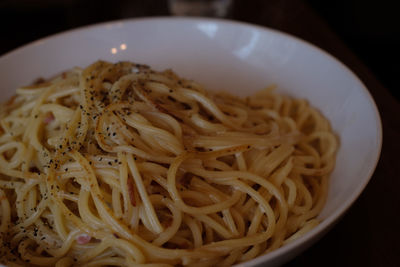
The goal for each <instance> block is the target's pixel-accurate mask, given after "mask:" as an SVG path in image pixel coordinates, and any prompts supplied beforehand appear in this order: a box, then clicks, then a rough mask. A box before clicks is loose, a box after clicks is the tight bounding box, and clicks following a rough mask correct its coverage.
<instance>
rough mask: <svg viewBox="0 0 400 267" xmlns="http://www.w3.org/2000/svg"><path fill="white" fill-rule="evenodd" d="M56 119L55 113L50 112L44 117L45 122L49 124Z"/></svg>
mask: <svg viewBox="0 0 400 267" xmlns="http://www.w3.org/2000/svg"><path fill="white" fill-rule="evenodd" d="M54 119H55V118H54V115H53V113H51V112H48V113H47V114H46V117H44V118H43V122H44V123H46V124H49V123H50V122H52V121H54Z"/></svg>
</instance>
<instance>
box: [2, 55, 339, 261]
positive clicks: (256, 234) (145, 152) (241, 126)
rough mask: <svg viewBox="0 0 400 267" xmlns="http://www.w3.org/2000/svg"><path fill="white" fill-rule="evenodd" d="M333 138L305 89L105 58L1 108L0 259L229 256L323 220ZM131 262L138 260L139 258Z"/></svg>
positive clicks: (245, 254)
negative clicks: (212, 85)
mask: <svg viewBox="0 0 400 267" xmlns="http://www.w3.org/2000/svg"><path fill="white" fill-rule="evenodd" d="M337 143H338V142H337V138H336V137H335V135H334V134H333V132H332V130H331V129H330V125H329V122H328V121H327V120H326V119H325V118H324V117H323V116H322V115H321V114H320V113H319V112H318V111H317V110H316V109H314V108H312V107H310V106H309V104H308V103H307V102H306V101H305V100H299V99H293V98H290V97H287V96H283V95H280V94H277V93H275V92H274V90H273V89H272V88H267V89H265V90H262V91H260V92H258V93H257V94H255V95H253V96H249V97H246V98H244V99H242V98H238V97H235V96H232V95H230V94H227V93H223V92H219V93H217V92H211V91H205V90H204V89H203V87H202V86H201V85H199V84H197V83H195V82H193V81H190V80H186V79H182V78H180V77H178V76H177V75H176V74H175V73H174V72H172V71H171V70H165V71H162V72H158V71H154V70H152V69H151V68H149V67H148V66H146V65H140V64H134V63H130V62H119V63H116V64H112V63H109V62H104V61H98V62H95V63H93V64H92V65H90V66H88V67H87V68H85V69H80V68H74V69H72V70H69V71H66V72H64V73H62V74H61V75H58V76H56V77H54V78H51V79H49V80H47V81H40V82H38V83H35V84H34V85H31V86H27V87H21V88H18V89H17V91H16V95H15V96H14V97H13V98H11V99H10V100H9V101H8V102H7V103H5V104H3V105H2V106H1V110H0V241H1V242H2V246H1V248H0V262H1V263H3V264H6V265H8V266H15V265H16V264H19V265H24V264H32V265H37V266H81V265H85V266H103V265H104V266H108V265H114V266H131V265H135V264H136V265H138V266H142V265H143V266H155V265H153V264H159V265H157V266H170V265H191V266H215V265H218V266H230V265H233V264H235V263H239V262H243V261H247V260H250V259H252V258H255V257H257V256H259V255H262V254H264V253H268V252H270V251H272V250H275V249H277V248H279V247H281V246H282V245H284V244H286V243H288V242H290V241H292V240H294V239H296V238H298V237H300V236H302V235H303V234H305V233H306V232H307V231H309V230H310V229H312V228H313V227H314V226H316V225H317V224H318V220H317V219H316V216H317V215H318V214H319V213H320V211H321V209H322V208H323V205H324V202H325V199H326V195H327V186H328V175H329V173H330V172H331V171H332V169H333V167H334V164H335V154H336V150H337V146H338V144H337ZM136 265H135V266H136Z"/></svg>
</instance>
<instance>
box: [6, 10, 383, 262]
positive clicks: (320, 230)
mask: <svg viewBox="0 0 400 267" xmlns="http://www.w3.org/2000/svg"><path fill="white" fill-rule="evenodd" d="M146 22H147V23H155V22H159V23H161V24H162V23H163V22H176V23H193V24H195V23H200V22H202V23H204V22H211V23H215V24H218V25H222V26H233V27H243V28H245V29H246V30H257V31H259V32H261V33H263V34H273V35H275V36H278V37H279V38H284V39H287V40H289V41H290V42H296V43H299V44H301V45H302V46H304V47H306V48H307V49H312V50H314V51H316V52H317V53H318V54H321V55H322V56H324V57H326V58H327V59H329V60H330V61H333V62H335V63H336V64H337V66H338V67H340V68H342V69H343V70H345V71H346V72H347V73H349V74H350V76H351V78H352V79H354V81H356V82H357V83H358V85H359V87H360V89H361V91H362V92H363V94H364V95H365V96H366V97H367V100H368V102H369V105H370V106H371V107H372V109H373V111H374V115H375V116H374V120H375V122H376V126H377V136H376V148H377V150H376V152H377V153H376V154H375V155H374V158H373V164H371V165H370V166H369V169H368V172H367V174H366V175H365V178H364V179H363V180H362V183H360V184H359V185H358V187H357V188H356V189H355V190H354V191H353V192H352V194H351V195H350V197H349V198H347V199H346V200H345V201H344V202H342V203H341V204H340V205H339V208H337V209H336V210H334V212H332V213H331V214H329V215H328V216H326V218H325V219H323V220H322V221H321V222H320V223H319V224H318V225H317V226H316V227H314V228H313V229H312V230H310V231H309V232H307V233H306V234H304V235H303V236H301V237H299V238H298V239H296V240H294V241H292V242H290V243H288V244H286V245H284V246H282V247H279V248H278V249H275V250H273V251H271V252H268V253H267V254H264V255H260V256H258V257H256V258H254V259H252V260H249V261H247V262H243V263H239V264H237V266H254V265H258V264H261V263H263V262H267V261H270V260H272V259H274V258H277V257H278V256H280V255H283V254H287V253H289V252H290V251H293V250H295V249H299V248H300V247H301V246H302V244H305V243H310V245H311V244H312V243H311V242H315V241H316V240H315V238H316V237H317V236H318V235H320V234H322V235H324V234H325V233H326V232H327V230H329V229H330V227H332V226H333V225H334V224H335V223H336V222H337V221H338V220H339V219H340V218H341V217H342V216H343V215H344V214H345V213H346V212H347V211H348V210H349V208H350V207H351V206H352V205H353V204H354V202H355V201H356V200H357V199H358V198H359V196H360V195H361V193H362V192H363V191H364V189H365V187H366V186H367V185H368V183H369V181H370V180H371V178H372V176H373V174H374V172H375V170H376V167H377V164H378V162H379V159H380V155H381V152H382V142H383V136H382V131H383V130H382V120H381V117H380V113H379V110H378V107H377V105H376V103H375V101H374V98H373V97H372V95H371V93H370V91H369V90H368V89H367V87H366V86H365V84H364V83H363V82H362V81H361V79H360V78H359V77H358V76H357V75H356V74H355V73H354V72H353V71H352V70H351V69H350V68H349V67H347V66H346V65H345V64H344V63H343V62H341V61H340V60H339V59H337V58H336V57H335V56H333V55H332V54H330V53H329V52H327V51H325V50H323V49H322V48H320V47H318V46H317V45H314V44H313V43H311V42H309V41H306V40H304V39H301V38H300V37H297V36H295V35H292V34H290V33H286V32H283V31H280V30H277V29H273V28H269V27H266V26H261V25H256V24H252V23H248V22H241V21H235V20H231V19H221V18H206V17H185V16H152V17H137V18H127V19H117V20H110V21H104V22H99V23H94V24H89V25H84V26H80V27H76V28H71V29H68V30H65V31H62V32H58V33H55V34H51V35H48V36H45V37H43V38H39V39H37V40H34V41H32V42H28V43H26V44H24V45H21V46H19V47H17V48H14V49H12V50H10V51H8V52H5V53H4V54H2V55H0V61H3V60H5V59H7V58H10V57H13V56H15V55H17V54H19V53H23V52H24V50H25V49H27V48H29V47H32V46H39V45H41V44H43V43H45V42H47V41H51V40H52V39H56V38H61V37H63V36H64V37H65V36H67V35H70V34H74V33H84V32H87V31H90V30H93V29H99V28H105V27H115V26H117V25H122V26H123V27H124V26H125V27H130V26H131V25H133V24H135V23H146ZM324 230H325V231H324ZM322 235H321V236H322Z"/></svg>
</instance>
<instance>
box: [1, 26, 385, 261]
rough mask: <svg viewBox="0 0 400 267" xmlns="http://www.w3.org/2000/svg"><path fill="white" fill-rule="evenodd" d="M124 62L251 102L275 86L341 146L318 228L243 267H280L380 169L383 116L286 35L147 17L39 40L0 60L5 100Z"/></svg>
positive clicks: (328, 64) (347, 80) (312, 50)
mask: <svg viewBox="0 0 400 267" xmlns="http://www.w3.org/2000/svg"><path fill="white" fill-rule="evenodd" d="M98 59H103V60H109V61H121V60H129V61H135V62H138V63H145V64H148V65H150V66H152V67H153V68H156V69H160V70H161V69H165V68H172V69H174V70H175V71H176V72H177V73H178V74H179V75H181V76H183V77H187V78H192V79H194V80H196V81H199V82H200V83H202V84H204V85H205V86H206V87H207V88H210V89H223V90H229V91H231V92H232V93H234V94H239V95H247V94H251V93H253V92H255V91H256V90H259V89H261V88H264V87H265V86H266V85H270V84H272V83H276V84H278V86H279V90H280V91H281V92H285V93H289V94H290V95H292V96H296V97H301V98H306V99H308V100H309V101H310V103H312V105H314V106H316V107H317V108H318V109H320V110H321V111H322V113H323V114H324V115H325V116H327V117H328V118H329V119H330V121H331V123H332V126H333V129H334V131H335V132H336V133H337V134H338V135H339V137H340V148H339V151H338V154H337V163H336V167H335V169H334V171H333V173H332V176H331V180H330V187H329V195H328V200H327V203H326V206H325V208H324V209H323V211H322V213H321V214H320V216H319V217H320V218H321V219H322V223H321V224H320V225H318V226H317V227H316V228H314V229H313V230H312V231H310V232H309V233H307V234H306V235H305V236H303V237H301V238H299V239H298V240H296V241H294V242H292V243H290V244H288V245H286V246H284V247H282V248H280V249H277V250H275V251H273V252H271V253H269V254H266V255H264V256H261V257H258V258H256V259H254V260H252V261H250V262H247V263H244V264H241V265H242V266H254V265H259V264H265V265H267V266H275V265H279V264H282V263H284V262H286V261H288V260H289V259H291V258H292V257H294V256H295V255H297V254H298V253H300V252H301V251H302V250H304V249H306V248H307V247H308V246H310V245H311V244H312V243H313V242H315V241H316V240H317V239H318V238H320V237H321V236H322V235H323V234H324V233H326V232H327V231H328V229H329V228H330V227H331V226H332V225H333V224H334V222H335V221H337V220H338V219H339V217H340V216H341V215H343V213H344V212H345V211H346V210H347V209H348V208H349V207H350V205H351V204H352V203H353V202H354V201H355V200H356V198H357V197H358V196H359V194H360V193H361V191H362V190H363V189H364V187H365V186H366V185H367V183H368V181H369V179H370V177H371V175H372V173H373V171H374V169H375V166H376V164H377V161H378V158H379V154H380V149H381V143H382V132H381V122H380V118H379V113H378V111H377V108H376V106H375V103H374V101H373V99H372V98H371V95H370V94H369V93H368V91H367V89H366V88H365V87H364V85H363V84H362V83H361V82H360V80H359V79H358V78H357V77H356V76H355V75H354V74H353V73H352V72H351V71H350V70H349V69H348V68H346V67H345V66H344V65H343V64H341V63H340V62H338V61H337V60H336V59H335V58H333V57H332V56H330V55H328V54H326V53H325V52H323V51H322V50H320V49H318V48H316V47H314V46H312V45H310V44H308V43H306V42H304V41H301V40H299V39H296V38H294V37H291V36H289V35H287V34H283V33H280V32H277V31H274V30H271V29H267V28H262V27H257V26H252V25H248V24H243V23H237V22H230V21H224V20H212V19H199V18H195V19H188V18H151V19H135V20H124V21H116V22H110V23H104V24H98V25H94V26H90V27H84V28H80V29H76V30H72V31H68V32H65V33H61V34H57V35H54V36H51V37H49V38H45V39H42V40H38V41H36V42H33V43H31V44H28V45H26V46H24V47H21V48H19V49H16V50H14V51H12V52H10V53H8V54H6V55H4V56H2V57H1V58H0V75H1V83H0V89H1V101H5V100H6V99H7V98H8V97H10V96H11V95H12V94H13V93H14V91H15V89H16V87H17V86H20V85H25V84H28V83H31V82H32V81H33V80H34V79H36V78H38V77H50V76H52V75H54V74H57V73H59V72H61V71H62V70H65V69H69V68H71V67H74V66H82V67H84V66H87V65H88V64H90V63H92V62H94V61H96V60H98Z"/></svg>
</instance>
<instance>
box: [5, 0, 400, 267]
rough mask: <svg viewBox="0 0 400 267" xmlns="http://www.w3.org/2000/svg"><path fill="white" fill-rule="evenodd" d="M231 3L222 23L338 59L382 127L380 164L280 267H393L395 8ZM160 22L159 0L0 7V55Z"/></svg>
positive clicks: (398, 125)
mask: <svg viewBox="0 0 400 267" xmlns="http://www.w3.org/2000/svg"><path fill="white" fill-rule="evenodd" d="M233 1H234V4H233V7H232V10H231V12H230V14H229V18H230V19H235V20H239V21H245V22H250V23H255V24H259V25H263V26H268V27H272V28H275V29H278V30H281V31H284V32H289V33H291V34H293V35H296V36H298V37H300V38H303V39H305V40H307V41H309V42H312V43H314V44H315V45H317V46H319V47H321V48H323V49H325V50H327V51H328V52H329V53H331V54H333V55H334V56H336V57H338V59H339V60H341V61H342V62H344V63H345V64H346V65H347V66H349V67H350V68H351V69H352V70H353V71H354V72H355V73H356V74H357V75H358V76H359V77H360V78H361V79H362V81H363V82H364V83H365V84H366V86H367V88H368V89H369V90H370V92H371V94H372V96H373V97H374V99H375V101H376V103H377V106H378V108H379V111H380V114H381V117H382V122H383V135H384V142H383V148H382V154H381V159H380V161H379V164H378V166H377V168H376V171H375V174H374V176H373V177H372V179H371V181H370V183H369V185H368V186H367V188H366V189H365V191H364V192H363V193H362V194H361V196H360V198H359V199H358V200H357V201H356V202H355V203H354V205H353V206H352V208H351V209H350V210H349V211H348V213H347V214H346V215H345V216H344V217H343V219H342V220H341V221H340V222H339V223H338V224H337V225H336V226H335V227H334V228H333V229H332V230H331V231H330V232H329V233H328V234H327V235H326V236H325V237H323V239H322V240H321V241H319V242H318V243H316V244H315V245H314V246H313V247H312V248H311V249H309V250H307V251H306V252H304V253H303V254H301V255H300V256H298V257H297V258H296V259H294V260H293V261H291V262H289V263H288V264H286V265H285V266H286V267H294V266H374V267H375V266H384V267H386V266H400V245H399V240H400V231H399V226H400V216H399V215H398V214H397V213H398V212H399V211H400V194H399V191H398V188H400V180H399V179H398V176H399V175H400V164H399V160H398V155H399V151H400V142H399V139H400V116H399V114H400V113H399V111H400V109H399V107H400V105H399V99H400V88H399V86H398V84H399V83H398V80H399V78H400V52H399V45H400V39H399V36H400V1H398V0H393V1H389V0H380V1H372V0H348V1H346V0H336V1H328V0H325V1H324V0H233ZM164 15H169V11H168V6H167V2H166V0H142V1H139V0H119V1H117V0H115V1H111V0H106V1H96V0H80V1H78V0H58V1H53V0H0V25H1V26H2V30H1V33H2V34H1V39H0V54H4V53H7V52H8V51H10V50H12V49H14V48H16V47H18V46H21V45H23V44H26V43H28V42H31V41H34V40H36V39H38V38H42V37H45V36H48V35H50V34H54V33H58V32H61V31H64V30H68V29H72V28H76V27H79V26H83V25H88V24H93V23H97V22H103V21H109V20H116V19H123V18H132V17H143V16H164ZM349 49H350V51H351V52H349ZM357 57H358V59H357ZM365 66H366V67H365ZM368 69H369V70H371V71H369V70H368ZM0 75H1V74H0ZM375 78H377V80H378V81H377V80H376V79H375ZM382 85H383V86H382ZM387 89H388V90H387ZM388 92H390V94H392V95H393V96H395V97H391V96H390V95H389V93H388Z"/></svg>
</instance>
